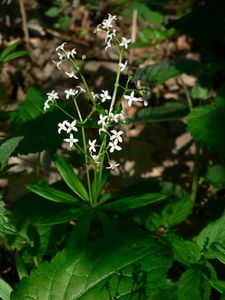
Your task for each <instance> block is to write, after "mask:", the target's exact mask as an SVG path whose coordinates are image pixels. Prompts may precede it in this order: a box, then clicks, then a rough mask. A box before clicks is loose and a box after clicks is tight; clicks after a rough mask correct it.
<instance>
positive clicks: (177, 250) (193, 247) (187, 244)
mask: <svg viewBox="0 0 225 300" xmlns="http://www.w3.org/2000/svg"><path fill="white" fill-rule="evenodd" d="M164 239H165V240H166V241H167V242H168V243H169V244H170V246H171V248H172V250H173V255H174V260H176V261H178V262H180V263H182V264H185V265H187V266H189V265H191V264H195V263H197V262H198V261H199V260H200V258H201V251H200V248H199V246H198V245H197V244H196V243H194V242H191V241H186V240H184V239H182V238H181V237H179V236H177V235H175V234H166V235H165V236H164Z"/></svg>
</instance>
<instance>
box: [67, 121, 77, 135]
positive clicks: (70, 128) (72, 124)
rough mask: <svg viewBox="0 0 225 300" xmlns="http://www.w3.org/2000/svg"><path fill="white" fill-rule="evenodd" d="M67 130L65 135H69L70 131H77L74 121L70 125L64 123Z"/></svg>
mask: <svg viewBox="0 0 225 300" xmlns="http://www.w3.org/2000/svg"><path fill="white" fill-rule="evenodd" d="M65 124H66V126H67V127H68V128H67V130H66V131H67V133H70V132H71V131H78V129H77V127H76V120H74V121H73V122H72V123H69V122H68V121H66V122H65Z"/></svg>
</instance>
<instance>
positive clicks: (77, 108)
mask: <svg viewBox="0 0 225 300" xmlns="http://www.w3.org/2000/svg"><path fill="white" fill-rule="evenodd" d="M73 100H74V105H75V108H76V110H77V114H78V117H79V119H80V122H81V123H82V122H83V118H82V115H81V113H80V109H79V107H78V105H77V101H76V99H75V98H74V97H73ZM81 134H82V140H83V147H84V159H85V168H86V175H87V184H88V192H89V197H90V202H91V204H93V203H92V192H91V181H90V173H89V167H88V155H87V144H86V137H85V131H84V127H83V126H81Z"/></svg>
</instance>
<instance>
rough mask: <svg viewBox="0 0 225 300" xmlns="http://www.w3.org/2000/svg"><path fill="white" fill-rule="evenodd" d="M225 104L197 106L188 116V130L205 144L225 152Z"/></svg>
mask: <svg viewBox="0 0 225 300" xmlns="http://www.w3.org/2000/svg"><path fill="white" fill-rule="evenodd" d="M224 115H225V105H217V104H214V105H205V106H201V107H196V108H194V109H193V111H192V112H191V113H190V114H189V116H188V130H189V131H190V133H191V134H192V136H193V138H194V139H195V140H196V141H197V142H198V143H200V144H201V145H203V146H206V147H209V148H210V149H211V150H213V151H215V152H219V153H221V154H222V155H224V153H225V130H224V128H225V118H224Z"/></svg>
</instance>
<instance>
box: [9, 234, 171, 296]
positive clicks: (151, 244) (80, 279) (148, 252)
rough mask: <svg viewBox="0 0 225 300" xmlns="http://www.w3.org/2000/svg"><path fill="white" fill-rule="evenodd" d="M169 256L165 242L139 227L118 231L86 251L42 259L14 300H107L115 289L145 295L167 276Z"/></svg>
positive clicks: (16, 293) (21, 286)
mask: <svg viewBox="0 0 225 300" xmlns="http://www.w3.org/2000/svg"><path fill="white" fill-rule="evenodd" d="M169 257H170V254H169V252H167V250H165V248H164V247H162V246H161V245H160V244H159V243H158V242H156V241H155V240H152V239H150V238H149V237H148V236H146V235H143V234H142V233H141V232H140V231H139V232H135V231H133V232H130V233H129V232H120V233H116V236H114V235H111V236H110V239H107V240H97V241H95V242H93V243H89V244H87V245H86V247H85V248H84V249H83V250H82V251H81V250H80V248H78V251H76V249H75V248H74V247H73V251H70V249H67V250H64V251H63V252H61V253H60V254H58V255H57V256H56V257H55V258H54V259H53V260H52V261H51V263H43V264H42V265H41V266H40V267H39V268H38V269H37V270H35V271H33V272H32V274H31V276H30V277H29V278H24V279H23V280H22V281H21V282H20V284H19V285H18V286H17V288H16V290H15V291H14V292H13V293H12V296H11V300H24V299H26V300H29V299H32V300H35V299H42V300H47V299H56V297H57V300H73V299H74V300H75V299H76V300H93V299H102V300H108V299H109V298H110V297H109V295H110V294H111V296H112V297H115V296H117V299H127V298H126V297H127V296H130V297H131V299H132V295H134V294H135V295H136V296H137V297H138V296H139V297H140V299H141V295H142V297H143V294H144V295H146V293H147V294H148V293H149V290H148V288H150V290H151V293H153V292H155V291H156V290H157V289H158V288H159V286H160V285H161V284H162V282H163V281H164V280H165V277H166V273H167V271H168V268H169V267H170V265H171V260H170V258H169ZM132 274H133V276H136V277H134V278H133V276H132ZM143 276H144V277H145V280H144V277H143ZM135 278H136V281H135ZM142 278H143V280H141V279H142ZM138 279H139V281H138ZM146 284H149V285H147V286H146ZM56 295H57V296H56ZM122 295H124V296H125V298H123V296H122ZM147 297H148V295H147Z"/></svg>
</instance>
